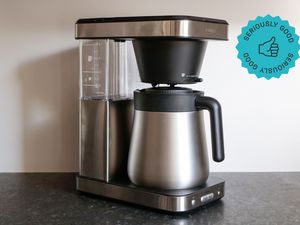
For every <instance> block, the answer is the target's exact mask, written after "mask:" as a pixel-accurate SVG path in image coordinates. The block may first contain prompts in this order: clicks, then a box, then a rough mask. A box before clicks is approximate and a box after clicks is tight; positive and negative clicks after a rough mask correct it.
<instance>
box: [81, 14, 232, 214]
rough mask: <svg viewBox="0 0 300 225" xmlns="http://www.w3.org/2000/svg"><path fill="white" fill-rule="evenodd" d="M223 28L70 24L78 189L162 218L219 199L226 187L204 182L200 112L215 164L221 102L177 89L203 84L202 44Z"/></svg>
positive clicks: (188, 23)
mask: <svg viewBox="0 0 300 225" xmlns="http://www.w3.org/2000/svg"><path fill="white" fill-rule="evenodd" d="M227 27H228V24H227V22H226V21H223V20H215V19H208V18H201V17H191V16H153V17H116V18H95V19H80V20H78V21H77V23H76V31H75V36H76V39H80V143H79V148H80V149H79V150H80V171H79V175H78V177H77V189H78V190H79V191H82V192H88V193H93V194H96V195H100V196H104V197H110V198H114V199H118V200H122V201H127V202H131V203H135V204H139V205H144V206H148V207H152V208H156V209H161V210H165V211H169V212H186V211H189V210H192V209H195V208H197V207H199V206H202V205H205V204H207V203H210V202H212V201H215V200H218V199H220V198H222V197H223V196H224V184H225V183H224V181H223V180H221V179H218V178H213V177H210V176H209V165H208V156H207V146H206V133H205V127H204V114H203V110H208V111H209V115H210V121H211V140H212V154H213V159H214V161H216V162H221V161H223V159H224V143H223V128H222V112H221V106H220V104H219V102H218V101H217V100H215V99H214V98H211V97H207V96H205V95H204V93H203V92H201V91H195V90H192V89H189V88H185V87H180V86H178V85H180V84H194V83H197V82H201V81H202V79H201V78H200V77H199V73H200V70H201V66H202V61H203V58H204V54H205V50H206V45H207V41H208V40H227ZM140 81H142V82H140ZM147 83H148V84H147ZM149 85H151V86H152V87H151V86H150V87H149Z"/></svg>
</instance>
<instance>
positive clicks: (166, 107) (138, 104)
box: [134, 87, 204, 112]
mask: <svg viewBox="0 0 300 225" xmlns="http://www.w3.org/2000/svg"><path fill="white" fill-rule="evenodd" d="M196 94H197V95H203V94H204V93H203V92H201V91H193V90H192V89H189V88H180V87H173V88H169V87H158V88H147V89H142V90H136V91H134V109H135V110H140V111H149V112H192V111H197V110H198V109H197V108H196V106H195V95H196Z"/></svg>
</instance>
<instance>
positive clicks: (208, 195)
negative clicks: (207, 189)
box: [200, 193, 215, 202]
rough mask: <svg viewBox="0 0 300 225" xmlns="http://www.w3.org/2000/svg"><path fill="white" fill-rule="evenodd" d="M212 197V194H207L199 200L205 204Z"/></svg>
mask: <svg viewBox="0 0 300 225" xmlns="http://www.w3.org/2000/svg"><path fill="white" fill-rule="evenodd" d="M214 196H215V195H214V193H209V194H206V195H203V196H202V197H201V198H200V201H201V202H207V201H209V200H211V199H213V198H214Z"/></svg>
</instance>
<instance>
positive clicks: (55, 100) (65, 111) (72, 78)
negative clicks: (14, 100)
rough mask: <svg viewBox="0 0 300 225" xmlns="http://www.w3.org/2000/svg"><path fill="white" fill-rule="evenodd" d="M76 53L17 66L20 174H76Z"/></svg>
mask: <svg viewBox="0 0 300 225" xmlns="http://www.w3.org/2000/svg"><path fill="white" fill-rule="evenodd" d="M78 74H79V71H78V50H77V49H70V50H66V51H63V52H59V53H56V54H53V55H49V56H46V57H43V58H38V59H36V60H32V61H29V62H26V63H24V64H23V65H21V66H20V67H19V77H20V82H21V85H22V93H21V94H22V104H23V107H22V109H23V171H26V172H37V171H39V172H64V171H66V172H67V171H78V113H79V110H78V96H79V93H78V92H79V91H78V87H79V84H78V80H79V79H78Z"/></svg>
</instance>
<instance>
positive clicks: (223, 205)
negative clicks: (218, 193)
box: [0, 173, 300, 225]
mask: <svg viewBox="0 0 300 225" xmlns="http://www.w3.org/2000/svg"><path fill="white" fill-rule="evenodd" d="M212 175H213V176H217V177H220V178H224V179H225V181H226V188H225V197H224V198H223V199H222V200H220V201H218V202H217V203H215V204H213V205H209V206H206V207H203V208H200V209H199V210H196V211H194V212H192V213H189V214H183V215H170V214H164V213H161V212H157V211H153V210H150V209H146V208H141V207H138V206H133V205H129V204H124V203H121V202H116V201H111V200H109V199H103V198H99V197H95V196H91V195H85V194H80V193H78V192H76V190H75V176H76V174H74V173H43V174H41V173H31V174H22V173H20V174H7V173H2V174H1V173H0V224H1V225H10V224H14V225H17V224H22V225H26V224H30V225H34V224H43V225H48V224H55V225H57V224H70V225H71V224H89V225H93V224H99V225H109V224H112V225H117V224H139V225H142V224H151V225H155V224H160V225H164V224H174V225H175V224H176V225H186V224H212V225H217V224H230V225H235V224H238V225H244V224H245V225H246V224H247V225H248V224H259V225H269V224H270V225H277V224H278V225H279V224H280V225H287V224H291V225H299V224H300V173H213V174H212Z"/></svg>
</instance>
